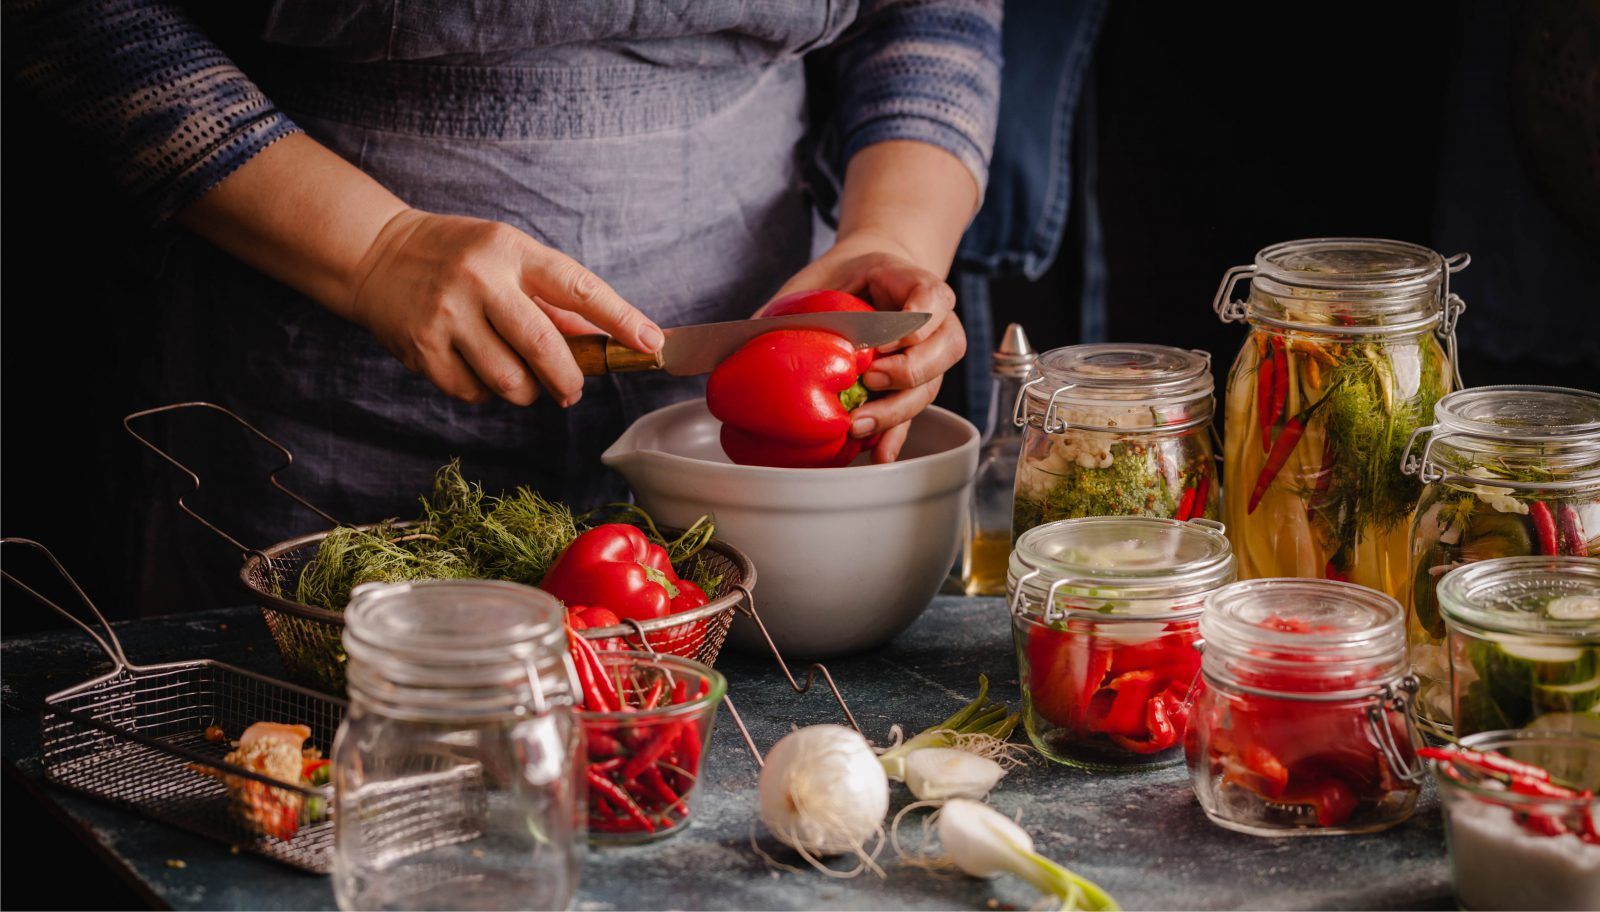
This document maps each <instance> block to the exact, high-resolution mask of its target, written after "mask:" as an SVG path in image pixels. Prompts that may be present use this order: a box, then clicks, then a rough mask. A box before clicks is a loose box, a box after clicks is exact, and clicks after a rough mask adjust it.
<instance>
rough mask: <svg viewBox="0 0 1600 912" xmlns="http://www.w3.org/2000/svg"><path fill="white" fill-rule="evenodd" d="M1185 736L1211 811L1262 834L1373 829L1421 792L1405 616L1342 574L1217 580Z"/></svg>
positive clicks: (1195, 779)
mask: <svg viewBox="0 0 1600 912" xmlns="http://www.w3.org/2000/svg"><path fill="white" fill-rule="evenodd" d="M1200 636H1201V638H1202V639H1203V640H1204V643H1205V652H1204V657H1203V659H1202V660H1201V664H1200V684H1199V685H1198V687H1197V688H1196V693H1195V698H1194V708H1193V710H1192V711H1191V713H1190V716H1189V729H1188V732H1187V734H1186V735H1185V739H1184V748H1185V753H1186V754H1187V757H1188V761H1189V773H1190V778H1191V781H1192V783H1193V785H1194V792H1195V795H1196V797H1198V798H1199V800H1200V806H1201V808H1203V809H1204V810H1205V812H1206V815H1207V816H1208V817H1210V818H1211V819H1212V821H1213V822H1215V823H1217V824H1219V825H1221V826H1224V827H1227V828H1228V829H1232V830H1238V831H1240V832H1245V833H1253V834H1256V835H1263V836H1282V835H1327V834H1340V833H1367V832H1373V831H1376V830H1382V829H1385V828H1388V827H1391V826H1394V825H1395V824H1397V823H1400V822H1401V821H1403V820H1405V819H1406V818H1407V817H1409V816H1410V815H1411V811H1412V809H1413V808H1414V807H1415V805H1416V802H1417V796H1418V794H1419V792H1420V791H1421V783H1422V779H1423V775H1424V774H1423V770H1422V767H1421V765H1420V762H1419V760H1418V759H1417V754H1416V748H1417V743H1418V735H1417V731H1416V728H1415V727H1414V726H1413V725H1412V722H1411V718H1410V712H1409V708H1410V702H1411V696H1412V694H1414V693H1415V691H1416V679H1415V678H1414V677H1413V676H1411V675H1410V673H1409V672H1408V671H1407V670H1406V648H1405V647H1406V641H1405V626H1404V615H1403V612H1402V609H1401V608H1400V604H1399V603H1398V602H1396V601H1395V600H1394V599H1392V598H1389V597H1388V596H1386V595H1384V594H1382V593H1380V592H1375V591H1373V590H1371V589H1367V588H1365V587H1362V586H1356V585H1354V584H1351V583H1341V582H1336V581H1332V580H1299V579H1263V580H1247V581H1242V582H1237V583H1232V584H1230V585H1227V586H1223V587H1222V588H1220V589H1218V590H1216V591H1215V592H1213V593H1211V595H1210V596H1208V597H1207V599H1206V607H1205V611H1204V612H1203V613H1202V614H1201V616H1200Z"/></svg>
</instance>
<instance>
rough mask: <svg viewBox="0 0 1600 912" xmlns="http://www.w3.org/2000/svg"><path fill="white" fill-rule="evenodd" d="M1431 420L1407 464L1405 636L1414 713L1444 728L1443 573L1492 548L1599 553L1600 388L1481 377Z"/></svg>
mask: <svg viewBox="0 0 1600 912" xmlns="http://www.w3.org/2000/svg"><path fill="white" fill-rule="evenodd" d="M1435 419H1436V422H1437V423H1436V424H1433V425H1431V426H1429V427H1426V428H1421V429H1419V430H1418V431H1417V432H1416V439H1415V440H1414V441H1413V442H1412V445H1411V446H1410V447H1409V448H1408V450H1407V453H1406V456H1405V460H1404V462H1403V464H1402V465H1401V471H1403V472H1406V473H1407V474H1410V475H1414V476H1416V477H1417V478H1418V479H1419V480H1421V482H1422V485H1423V487H1422V497H1421V499H1420V500H1419V501H1418V503H1417V513H1416V519H1415V521H1414V522H1413V523H1412V525H1411V561H1412V563H1411V572H1412V580H1411V585H1410V587H1408V589H1407V591H1406V595H1407V596H1408V597H1409V599H1410V604H1409V608H1410V612H1409V618H1408V621H1407V637H1408V639H1409V641H1410V647H1411V666H1412V670H1413V671H1415V672H1416V673H1417V677H1418V678H1420V679H1421V681H1422V691H1421V693H1419V694H1418V702H1417V713H1418V715H1419V717H1420V719H1421V721H1422V722H1423V724H1424V725H1426V726H1428V727H1429V728H1431V729H1432V730H1433V731H1435V732H1436V733H1439V734H1448V733H1449V732H1450V704H1451V697H1450V661H1449V658H1448V656H1447V655H1446V652H1445V643H1444V640H1445V620H1444V617H1443V615H1441V614H1440V612H1439V599H1438V593H1437V588H1438V584H1439V579H1440V577H1442V576H1443V575H1444V574H1445V573H1447V572H1449V571H1450V570H1453V569H1455V568H1456V567H1459V566H1461V565H1462V564H1468V563H1472V562H1473V561H1479V560H1485V559H1488V558H1495V557H1521V556H1541V555H1542V556H1552V557H1553V556H1557V555H1565V556H1569V557H1591V556H1600V394H1596V393H1590V392H1584V391H1582V390H1570V389H1561V388H1559V387H1550V386H1484V387H1475V388H1473V389H1466V390H1459V391H1457V392H1454V393H1451V394H1449V395H1448V396H1445V397H1444V398H1443V399H1440V400H1439V404H1438V407H1437V408H1436V409H1435ZM1424 438H1425V439H1426V443H1424V442H1423V440H1424Z"/></svg>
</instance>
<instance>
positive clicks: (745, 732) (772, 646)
mask: <svg viewBox="0 0 1600 912" xmlns="http://www.w3.org/2000/svg"><path fill="white" fill-rule="evenodd" d="M734 588H735V589H738V590H739V592H740V594H741V595H743V596H744V600H743V602H742V604H741V605H740V606H739V609H738V610H739V612H740V613H741V614H743V615H744V616H745V617H747V618H749V619H750V620H752V621H754V622H755V625H756V629H758V630H760V631H761V638H762V639H763V640H765V641H766V643H767V649H769V650H771V652H772V658H773V659H775V660H776V661H777V663H778V669H779V670H780V671H782V672H783V676H784V677H785V678H787V679H788V681H789V686H790V687H792V688H794V692H795V693H801V694H803V693H806V692H807V691H809V690H810V689H811V685H812V683H813V681H814V679H815V678H816V677H817V676H821V678H822V680H823V681H824V682H825V683H826V684H827V685H828V690H829V691H831V692H832V693H833V699H834V700H835V701H836V702H837V703H838V704H839V709H840V710H841V711H842V712H843V713H844V717H845V720H846V721H848V722H849V723H850V727H851V728H853V729H855V731H856V734H861V726H860V724H858V723H857V722H856V716H855V713H852V712H851V711H850V704H849V703H846V702H845V699H844V694H842V693H840V692H839V685H838V684H837V683H835V682H834V680H833V674H832V673H831V672H829V671H828V666H826V665H824V664H822V663H821V662H813V663H811V667H810V668H808V669H806V680H805V683H801V682H800V681H798V680H796V679H795V676H794V674H793V673H792V672H790V671H789V663H788V662H785V661H784V660H783V653H782V652H779V651H778V644H777V643H774V642H773V641H772V634H770V633H768V632H767V625H766V624H764V623H762V621H761V615H760V614H757V613H756V597H755V593H753V592H751V591H750V587H749V586H746V585H744V584H743V583H736V584H735V585H734ZM641 632H642V631H641ZM652 651H654V650H652ZM722 702H723V703H725V704H727V706H728V715H729V716H730V717H731V718H732V719H733V724H734V725H735V726H736V727H737V728H738V729H739V736H740V737H742V738H743V739H744V744H745V747H748V748H749V749H750V756H752V757H754V758H755V761H756V766H765V765H766V761H765V760H764V759H763V758H762V756H761V750H760V748H758V747H756V742H755V739H754V738H752V737H751V736H750V729H749V728H747V727H745V724H744V719H743V718H741V717H740V715H739V710H738V709H736V708H735V707H734V705H733V701H732V700H729V699H727V698H724V699H723V701H722Z"/></svg>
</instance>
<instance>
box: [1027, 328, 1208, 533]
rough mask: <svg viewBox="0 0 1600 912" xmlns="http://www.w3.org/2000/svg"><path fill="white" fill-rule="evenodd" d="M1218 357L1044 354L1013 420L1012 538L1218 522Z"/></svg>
mask: <svg viewBox="0 0 1600 912" xmlns="http://www.w3.org/2000/svg"><path fill="white" fill-rule="evenodd" d="M1212 386H1213V382H1212V379H1211V356H1210V355H1208V354H1206V353H1205V352H1202V351H1190V350H1188V349H1182V348H1171V347H1169V346H1165V345H1143V344H1116V343H1097V344H1091V345H1070V346H1067V347H1065V348H1057V349H1053V350H1051V351H1048V352H1045V353H1044V354H1043V355H1040V356H1039V361H1038V364H1037V366H1036V367H1035V376H1033V378H1032V379H1030V380H1029V381H1028V382H1027V383H1025V384H1023V386H1022V389H1021V390H1020V391H1019V392H1018V394H1017V399H1016V403H1015V407H1014V409H1013V413H1012V418H1013V420H1014V421H1015V423H1016V424H1017V426H1018V427H1021V428H1024V432H1023V440H1022V451H1021V453H1020V454H1019V456H1018V459H1017V475H1016V491H1015V498H1014V505H1013V508H1012V523H1011V534H1012V537H1013V540H1015V538H1016V537H1017V536H1020V535H1022V533H1024V532H1026V531H1027V530H1029V529H1031V528H1033V527H1035V526H1038V525H1041V524H1043V523H1047V522H1053V521H1055V520H1059V519H1073V518H1076V517H1081V516H1157V517H1165V518H1169V519H1178V520H1187V519H1193V518H1196V517H1206V518H1210V519H1215V518H1217V512H1218V487H1217V484H1216V464H1215V453H1216V450H1215V448H1214V447H1213V445H1212V438H1213V436H1214V434H1215V432H1214V431H1213V430H1212V426H1211V415H1212V410H1213V406H1214V403H1213V400H1212V395H1211V393H1212Z"/></svg>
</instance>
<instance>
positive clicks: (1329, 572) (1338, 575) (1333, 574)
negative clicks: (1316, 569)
mask: <svg viewBox="0 0 1600 912" xmlns="http://www.w3.org/2000/svg"><path fill="white" fill-rule="evenodd" d="M1334 560H1335V558H1332V557H1330V558H1328V562H1327V563H1326V564H1324V565H1323V567H1322V578H1323V579H1331V580H1338V581H1339V582H1341V583H1348V582H1350V574H1348V573H1346V572H1344V571H1343V570H1341V569H1339V567H1338V566H1337V565H1335V564H1334Z"/></svg>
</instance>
